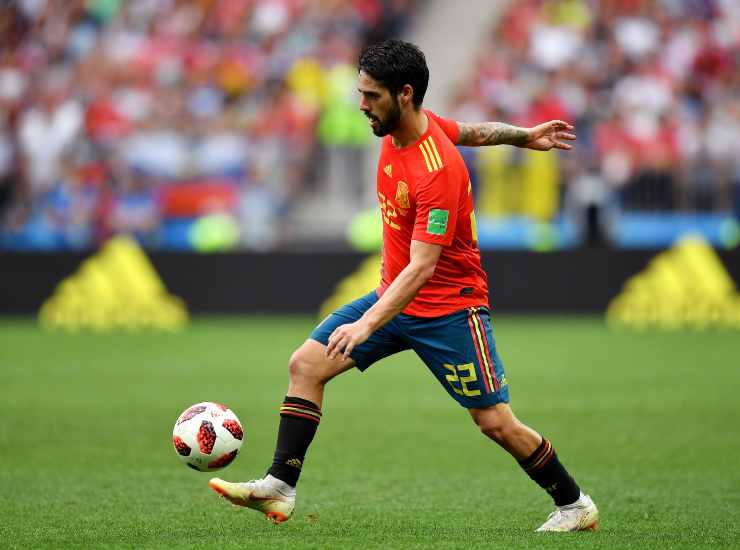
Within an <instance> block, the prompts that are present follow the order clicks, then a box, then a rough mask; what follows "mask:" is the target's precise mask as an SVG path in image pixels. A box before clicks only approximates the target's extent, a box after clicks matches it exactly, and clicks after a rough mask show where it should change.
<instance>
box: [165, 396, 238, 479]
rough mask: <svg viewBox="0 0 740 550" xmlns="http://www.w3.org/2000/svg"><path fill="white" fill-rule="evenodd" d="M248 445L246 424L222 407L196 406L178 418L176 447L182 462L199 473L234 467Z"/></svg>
mask: <svg viewBox="0 0 740 550" xmlns="http://www.w3.org/2000/svg"><path fill="white" fill-rule="evenodd" d="M243 441H244V430H243V429H242V424H241V422H239V419H238V418H237V417H236V415H235V414H234V412H233V411H232V410H231V409H230V408H229V407H227V406H226V405H221V404H220V403H211V402H208V401H206V402H204V403H196V404H195V405H193V406H192V407H188V408H187V409H185V411H184V412H183V413H182V414H181V415H180V416H179V417H178V418H177V422H175V427H174V429H173V430H172V444H173V445H174V446H175V451H176V452H177V454H178V456H179V457H180V460H182V461H183V462H184V463H185V464H187V465H188V466H190V467H191V468H193V469H194V470H199V471H201V472H208V471H213V470H219V469H221V468H224V467H225V466H228V465H229V464H231V462H232V461H233V460H234V459H235V458H236V455H237V454H238V453H239V449H240V448H241V446H242V442H243Z"/></svg>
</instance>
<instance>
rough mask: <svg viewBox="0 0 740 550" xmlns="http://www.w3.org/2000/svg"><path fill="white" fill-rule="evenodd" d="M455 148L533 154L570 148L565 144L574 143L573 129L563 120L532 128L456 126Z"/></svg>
mask: <svg viewBox="0 0 740 550" xmlns="http://www.w3.org/2000/svg"><path fill="white" fill-rule="evenodd" d="M458 126H459V128H460V137H459V138H458V140H457V145H467V146H470V147H481V146H485V145H515V146H517V147H524V148H527V149H534V150H535V151H549V150H550V149H565V150H568V149H570V148H571V146H570V144H568V143H566V142H567V141H573V140H575V139H576V136H575V134H573V133H572V131H573V126H572V125H570V124H568V123H567V122H563V121H562V120H551V121H549V122H545V123H543V124H539V125H537V126H533V127H532V128H521V127H519V126H511V125H509V124H504V123H503V122H458Z"/></svg>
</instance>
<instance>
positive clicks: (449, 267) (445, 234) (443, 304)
mask: <svg viewBox="0 0 740 550" xmlns="http://www.w3.org/2000/svg"><path fill="white" fill-rule="evenodd" d="M424 112H425V113H426V115H427V118H428V119H429V127H428V128H427V131H426V133H425V134H424V135H423V136H421V138H420V139H419V141H417V142H416V143H414V144H413V145H409V146H407V147H401V148H399V147H395V146H394V145H393V141H392V138H391V136H386V137H385V138H384V139H383V143H382V146H381V151H380V159H379V161H378V185H377V188H378V199H379V200H380V210H381V213H382V216H383V267H382V269H381V283H380V287H379V288H378V295H382V294H383V292H385V290H386V289H387V288H388V286H389V285H390V284H391V283H392V282H393V280H394V279H395V278H396V277H397V276H398V274H399V273H400V272H401V270H403V268H405V267H406V266H407V265H408V263H409V261H410V256H411V254H410V248H411V241H412V240H416V241H422V242H425V243H430V244H438V245H442V246H443V249H442V254H441V255H440V257H439V260H438V262H437V267H436V269H435V271H434V275H433V276H432V278H431V279H430V280H429V281H428V282H427V283H426V284H425V285H424V286H423V287H422V288H421V290H420V291H419V293H418V294H417V295H416V297H415V298H414V299H413V301H412V302H411V303H410V304H408V305H407V306H406V308H405V309H404V310H403V313H406V314H408V315H415V316H417V317H440V316H442V315H447V314H449V313H453V312H455V311H459V310H461V309H465V308H467V307H472V306H479V305H486V304H488V282H487V278H486V273H485V271H483V268H482V267H481V263H480V250H478V243H477V240H478V238H477V231H476V224H475V213H474V211H473V196H472V189H471V185H470V177H469V176H468V170H467V168H466V167H465V163H464V162H463V159H462V157H461V156H460V153H459V152H458V151H457V149H456V148H455V145H454V142H455V141H457V139H458V135H459V131H460V130H459V128H458V126H457V123H456V122H455V121H454V120H446V119H443V118H440V117H438V116H437V115H435V114H434V113H432V112H431V111H424Z"/></svg>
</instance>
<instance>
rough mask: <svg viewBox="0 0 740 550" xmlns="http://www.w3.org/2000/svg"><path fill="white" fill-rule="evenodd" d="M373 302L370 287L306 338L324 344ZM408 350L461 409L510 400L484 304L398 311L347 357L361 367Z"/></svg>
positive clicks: (489, 317) (487, 405)
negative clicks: (432, 312)
mask: <svg viewBox="0 0 740 550" xmlns="http://www.w3.org/2000/svg"><path fill="white" fill-rule="evenodd" d="M377 301H378V296H377V294H376V293H375V292H374V291H373V292H371V293H369V294H367V295H365V296H363V297H362V298H358V299H357V300H355V301H354V302H350V303H349V304H346V305H344V306H342V307H340V308H339V309H337V310H336V311H335V312H334V313H332V314H331V315H329V316H328V317H327V318H326V319H324V320H323V321H322V322H321V324H320V325H319V326H318V327H316V329H314V331H313V332H312V333H311V336H310V338H311V339H312V340H316V341H317V342H320V343H322V344H324V345H327V343H328V342H329V336H331V333H332V332H334V329H335V328H337V327H338V326H340V325H344V324H346V323H352V322H354V321H357V320H358V319H359V318H360V317H362V315H363V314H364V313H365V312H366V311H367V310H368V309H370V307H371V306H372V305H373V304H374V303H375V302H377ZM407 349H412V350H414V351H415V352H416V355H418V356H419V357H420V358H421V360H422V361H424V363H425V364H426V366H427V367H428V368H429V370H430V371H432V374H434V376H435V377H436V378H437V380H439V382H440V384H442V387H444V389H446V390H447V392H448V393H449V394H450V395H451V396H452V398H453V399H455V400H456V401H457V402H458V403H460V405H462V406H463V407H465V408H468V409H471V408H485V407H490V406H492V405H495V404H497V403H508V402H509V386H508V384H507V382H506V377H505V375H504V367H503V364H502V363H501V359H500V358H499V356H498V352H497V351H496V343H495V342H494V340H493V331H492V329H491V316H490V314H489V312H488V309H487V308H485V307H472V308H467V309H463V310H460V311H457V312H455V313H451V314H449V315H444V316H442V317H432V318H426V317H414V316H411V315H405V314H403V313H401V314H399V315H397V316H396V317H395V318H393V319H392V320H391V321H390V322H389V323H388V324H387V325H385V326H383V327H381V328H379V329H378V330H376V331H375V332H374V333H373V334H372V335H371V336H370V338H368V340H367V341H366V342H364V343H363V344H361V345H359V346H357V347H356V348H355V349H353V350H352V354H351V357H352V359H353V360H354V362H355V363H356V364H357V368H358V369H359V370H361V371H364V370H365V369H367V368H368V367H369V366H370V365H372V364H373V363H375V362H376V361H379V360H380V359H383V358H384V357H388V356H389V355H393V354H394V353H398V352H399V351H404V350H407Z"/></svg>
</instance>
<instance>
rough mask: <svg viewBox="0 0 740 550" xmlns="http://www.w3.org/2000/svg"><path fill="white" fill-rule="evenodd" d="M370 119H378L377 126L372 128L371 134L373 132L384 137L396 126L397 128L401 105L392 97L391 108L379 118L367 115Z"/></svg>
mask: <svg viewBox="0 0 740 550" xmlns="http://www.w3.org/2000/svg"><path fill="white" fill-rule="evenodd" d="M368 118H371V119H372V120H377V121H378V127H377V128H373V129H372V130H373V134H375V135H376V136H378V137H384V136H387V135H388V134H390V133H391V132H393V131H394V130H395V129H396V128H398V124H399V123H400V121H401V106H400V105H399V104H398V101H397V100H396V99H395V98H393V101H392V103H391V109H390V111H388V115H387V116H386V117H385V118H384V119H381V118H380V117H375V116H372V117H368Z"/></svg>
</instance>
